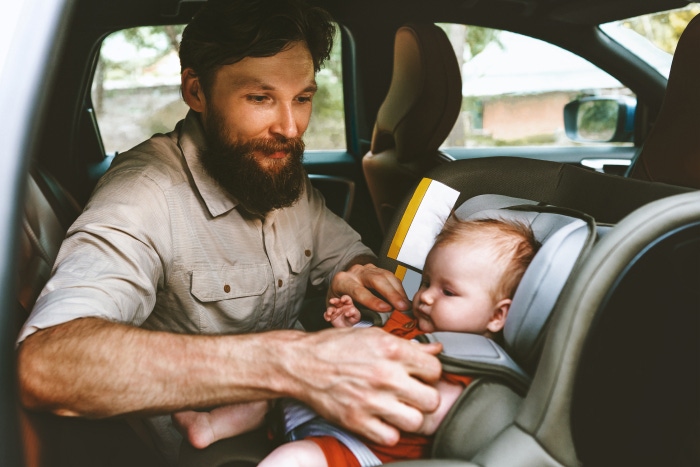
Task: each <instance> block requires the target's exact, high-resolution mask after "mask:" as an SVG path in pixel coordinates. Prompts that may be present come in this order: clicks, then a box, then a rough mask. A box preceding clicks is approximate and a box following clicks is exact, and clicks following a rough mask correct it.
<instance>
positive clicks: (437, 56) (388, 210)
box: [362, 23, 462, 231]
mask: <svg viewBox="0 0 700 467" xmlns="http://www.w3.org/2000/svg"><path fill="white" fill-rule="evenodd" d="M461 102H462V80H461V74H460V70H459V65H458V63H457V58H456V57H455V54H454V50H453V48H452V46H451V44H450V41H449V39H448V38H447V35H446V34H445V32H444V31H443V30H442V29H440V28H439V27H437V26H435V25H434V24H432V23H430V24H408V25H405V26H403V27H401V28H399V29H398V31H397V32H396V37H395V44H394V68H393V74H392V78H391V84H390V87H389V91H388V93H387V95H386V98H385V99H384V102H383V103H382V105H381V107H380V108H379V111H378V113H377V119H376V122H375V125H374V131H373V135H372V143H371V147H370V151H369V152H368V153H367V154H366V155H365V156H364V158H363V160H362V167H363V170H364V173H365V178H366V180H367V186H368V189H369V192H370V195H371V197H372V202H373V204H374V208H375V211H376V214H377V218H378V220H379V224H380V226H381V228H382V230H383V231H385V230H386V227H387V225H388V223H389V222H390V220H391V218H392V217H393V215H394V212H395V211H396V209H397V207H398V205H399V203H400V202H401V200H403V197H404V196H405V195H406V193H408V192H409V191H410V189H411V187H412V186H413V185H414V184H415V183H416V182H417V181H418V180H419V179H420V178H421V177H422V176H423V174H424V173H425V172H426V171H427V170H428V169H430V168H431V167H434V166H435V165H437V164H439V163H440V162H442V161H447V160H449V159H448V158H447V156H445V155H444V154H442V153H440V151H439V150H438V148H439V147H440V145H441V144H442V143H443V141H444V140H445V138H446V137H447V135H448V134H449V133H450V131H451V130H452V127H453V126H454V124H455V122H456V120H457V116H458V115H459V109H460V106H461Z"/></svg>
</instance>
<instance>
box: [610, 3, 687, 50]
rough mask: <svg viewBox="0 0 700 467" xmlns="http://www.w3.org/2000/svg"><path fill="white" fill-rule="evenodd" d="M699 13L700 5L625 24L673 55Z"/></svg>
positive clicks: (640, 18) (642, 17) (649, 16)
mask: <svg viewBox="0 0 700 467" xmlns="http://www.w3.org/2000/svg"><path fill="white" fill-rule="evenodd" d="M698 13H700V5H697V4H691V5H688V7H686V8H683V9H680V10H674V11H671V12H670V13H669V12H664V13H659V14H656V15H647V16H640V17H638V18H631V19H629V20H627V21H625V22H624V23H623V24H624V25H625V26H626V27H628V28H630V29H632V30H633V31H635V32H637V33H638V34H640V35H642V36H644V37H646V38H647V39H649V40H650V41H652V42H653V43H654V44H655V45H656V46H657V47H659V48H660V49H662V50H665V51H666V52H668V53H670V54H673V53H674V52H675V51H676V44H678V39H679V38H680V37H681V34H682V33H683V31H684V30H685V27H686V25H687V24H688V23H689V22H690V20H691V19H693V18H694V17H695V16H696V15H697V14H698Z"/></svg>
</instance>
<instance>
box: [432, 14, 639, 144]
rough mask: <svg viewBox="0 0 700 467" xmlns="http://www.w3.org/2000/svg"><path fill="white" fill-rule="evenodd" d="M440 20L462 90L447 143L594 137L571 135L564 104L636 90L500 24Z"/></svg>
mask: <svg viewBox="0 0 700 467" xmlns="http://www.w3.org/2000/svg"><path fill="white" fill-rule="evenodd" d="M440 26H441V27H442V28H443V29H445V31H446V32H447V34H448V36H449V37H450V41H451V42H452V44H453V46H454V48H455V53H456V54H457V57H458V61H459V63H460V69H461V70H462V95H463V97H462V110H461V112H460V115H459V118H458V120H457V123H456V124H455V126H454V128H453V129H452V132H451V133H450V135H449V136H448V138H447V140H446V141H445V143H444V144H443V148H450V147H452V148H478V147H496V146H569V145H574V144H576V145H578V146H580V145H585V144H595V143H585V142H584V143H580V142H579V143H574V142H572V141H571V140H569V138H567V136H566V133H565V129H564V106H565V105H566V104H567V103H569V102H571V101H573V100H576V99H579V98H583V97H592V96H632V97H633V96H634V94H633V93H632V92H631V91H630V90H629V89H628V88H626V87H625V86H623V85H622V84H621V83H620V82H619V81H618V80H616V79H615V78H613V77H612V76H611V75H609V74H608V73H606V72H604V71H602V70H601V69H599V68H598V67H596V66H595V65H593V64H591V63H590V62H588V61H586V60H584V59H582V58H580V57H579V56H577V55H574V54H572V53H571V52H568V51H566V50H563V49H561V48H559V47H557V46H554V45H552V44H549V43H546V42H543V41H540V40H537V39H533V38H531V37H527V36H523V35H520V34H515V33H511V32H508V31H501V30H496V29H489V28H481V27H475V26H465V25H461V24H441V25H440ZM609 144H625V145H631V144H632V143H631V142H630V143H609Z"/></svg>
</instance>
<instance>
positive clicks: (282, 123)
mask: <svg viewBox="0 0 700 467" xmlns="http://www.w3.org/2000/svg"><path fill="white" fill-rule="evenodd" d="M270 130H271V131H272V133H274V134H276V135H281V136H284V137H285V138H296V137H298V136H299V126H298V125H297V120H296V115H295V114H294V109H293V108H292V106H291V105H289V104H285V105H280V106H279V107H278V109H277V115H276V117H275V122H274V123H273V125H272V127H271V128H270Z"/></svg>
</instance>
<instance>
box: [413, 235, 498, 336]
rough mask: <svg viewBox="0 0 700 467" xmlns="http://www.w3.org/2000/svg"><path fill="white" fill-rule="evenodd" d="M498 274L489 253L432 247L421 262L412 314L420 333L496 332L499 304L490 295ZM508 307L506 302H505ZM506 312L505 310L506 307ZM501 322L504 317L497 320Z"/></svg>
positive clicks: (456, 246)
mask: <svg viewBox="0 0 700 467" xmlns="http://www.w3.org/2000/svg"><path fill="white" fill-rule="evenodd" d="M500 274H501V268H500V267H498V266H497V264H495V260H494V258H493V256H492V254H490V250H488V249H483V248H478V247H470V246H467V247H466V248H465V245H463V244H459V243H449V244H446V245H440V246H438V247H435V248H433V249H432V250H431V251H430V253H429V254H428V257H427V259H426V262H425V267H424V269H423V279H422V281H421V286H420V288H419V289H418V292H416V295H415V296H414V298H413V314H414V316H415V317H416V318H417V319H418V327H419V328H420V329H421V330H422V331H424V332H434V331H452V332H470V333H474V334H482V335H485V334H489V333H494V332H498V331H499V330H500V329H501V328H502V327H503V323H499V322H496V321H498V318H499V316H498V315H499V314H500V312H499V309H500V305H501V302H500V301H499V302H497V301H496V300H495V299H494V298H493V296H492V294H491V290H493V288H494V285H495V284H496V283H497V280H498V279H499V276H500ZM507 302H508V305H509V304H510V300H507ZM506 313H507V307H506ZM500 318H502V320H503V321H505V315H504V316H502V317H500Z"/></svg>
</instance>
